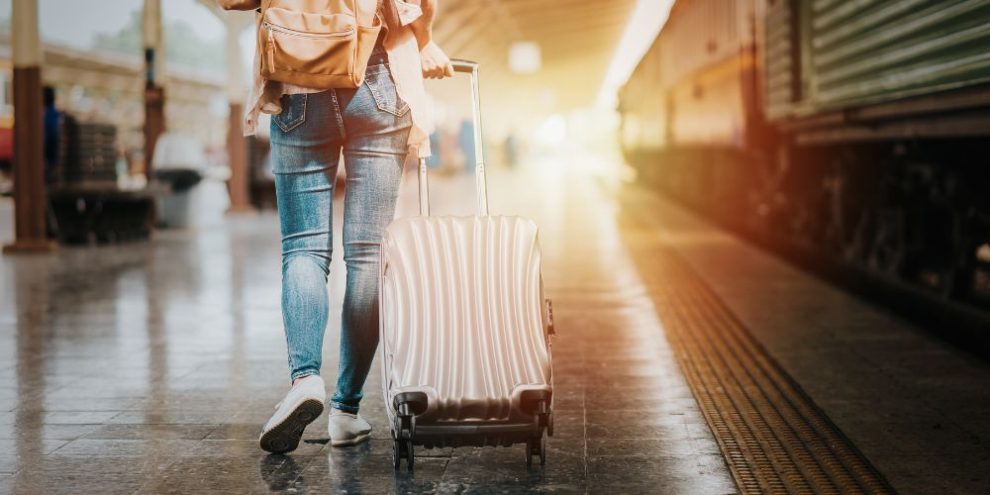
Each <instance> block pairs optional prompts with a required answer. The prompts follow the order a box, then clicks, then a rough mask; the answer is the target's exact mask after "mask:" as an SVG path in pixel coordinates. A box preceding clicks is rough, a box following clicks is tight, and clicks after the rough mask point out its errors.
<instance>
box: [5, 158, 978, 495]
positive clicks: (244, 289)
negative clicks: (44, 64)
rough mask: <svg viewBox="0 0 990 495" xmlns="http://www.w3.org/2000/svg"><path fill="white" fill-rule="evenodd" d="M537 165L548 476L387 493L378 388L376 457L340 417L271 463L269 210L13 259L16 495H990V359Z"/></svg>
mask: <svg viewBox="0 0 990 495" xmlns="http://www.w3.org/2000/svg"><path fill="white" fill-rule="evenodd" d="M536 165H538V166H536V167H533V168H523V169H519V170H513V171H496V172H493V174H492V176H491V180H490V194H489V197H490V201H491V204H492V211H493V212H495V213H498V214H520V215H525V216H529V217H532V218H533V219H534V220H536V222H537V223H538V224H539V225H540V227H541V231H540V236H541V239H540V240H541V245H542V250H543V259H544V266H543V275H544V279H545V286H546V293H547V295H548V297H551V298H552V300H553V307H554V316H555V320H556V328H557V335H556V336H555V340H554V342H553V355H554V362H553V365H554V388H555V396H554V410H555V417H556V419H555V434H554V436H553V437H552V438H550V439H549V441H548V448H549V453H548V459H547V463H546V465H545V466H542V467H540V466H538V465H535V466H534V467H532V468H527V466H526V462H525V456H524V453H523V448H522V447H519V446H517V447H514V448H491V447H489V448H459V449H439V450H429V451H427V450H422V449H420V450H418V451H417V461H416V467H415V470H414V471H412V472H410V471H407V470H405V468H403V469H402V470H400V471H394V470H393V468H392V462H391V459H390V456H391V441H390V439H389V438H388V435H389V433H388V428H387V425H386V423H385V413H384V408H383V404H382V401H381V397H380V390H379V383H380V381H379V380H380V375H379V374H378V368H377V366H373V373H372V376H371V377H370V378H369V382H368V385H367V387H366V391H365V397H366V398H365V401H364V403H363V406H362V414H364V415H366V416H367V417H368V418H369V420H370V422H371V423H372V425H373V426H374V428H375V429H374V432H373V437H372V439H371V441H370V442H368V443H366V444H364V445H361V446H358V447H353V448H333V447H331V446H329V445H328V444H327V434H326V417H325V415H324V417H323V418H321V420H319V421H317V422H316V423H314V424H312V425H311V426H310V427H309V428H308V429H307V431H306V433H305V435H304V442H303V443H302V444H301V445H300V447H299V449H298V450H296V451H295V452H293V453H291V454H289V455H284V456H276V455H266V453H265V452H263V451H261V450H260V449H259V447H258V444H257V436H258V434H259V431H260V427H261V425H262V423H263V422H264V421H265V420H266V419H267V418H268V416H269V415H270V413H271V410H272V407H273V406H274V405H275V403H276V402H277V401H278V400H279V399H280V398H281V396H282V394H283V393H284V392H285V389H286V387H287V385H288V377H287V366H286V362H285V342H284V336H283V334H282V330H281V324H282V323H281V314H280V311H279V277H280V271H279V267H280V265H279V246H280V244H279V236H278V224H277V218H276V217H275V216H274V215H273V214H271V213H259V214H257V215H255V216H247V217H228V218H222V217H221V218H216V219H214V220H211V221H210V222H208V223H206V224H203V225H200V226H199V227H198V228H197V229H187V230H171V231H161V232H156V234H155V236H154V238H153V239H152V240H151V241H150V242H147V243H138V244H123V245H112V246H102V247H87V248H65V249H60V250H59V251H57V252H55V253H52V254H45V255H39V256H24V257H11V256H4V257H0V273H2V277H0V289H2V290H0V447H2V448H0V493H17V494H22V493H23V494H29V493H46V494H50V493H107V494H111V493H344V492H346V493H389V492H394V493H527V492H553V493H602V492H610V493H683V494H728V493H904V494H926V493H960V494H964V493H965V494H970V493H971V494H979V493H988V492H990V476H988V475H987V473H988V472H990V416H988V414H987V411H988V409H990V367H988V366H987V364H986V363H985V362H983V361H980V360H979V359H977V358H974V357H971V356H970V355H968V354H967V353H965V352H963V351H960V350H958V349H955V348H952V347H950V346H948V345H947V344H944V343H942V342H941V341H940V340H938V339H937V338H936V337H934V336H933V334H936V333H937V331H938V329H930V328H919V327H917V326H916V325H914V324H912V323H911V322H909V321H906V320H904V319H902V318H900V317H898V316H896V315H894V314H892V313H891V312H889V311H887V310H885V309H884V308H881V307H877V306H875V305H872V304H870V303H868V302H864V301H863V300H860V299H858V298H856V297H854V296H851V295H848V294H846V293H844V292H843V291H842V290H840V289H837V288H835V287H833V286H831V285H828V284H827V283H825V282H822V281H820V280H819V279H817V278H815V277H813V276H811V275H808V274H807V273H805V272H802V271H801V270H799V269H797V268H794V267H793V266H791V265H789V264H787V263H786V262H784V261H781V260H779V259H777V258H775V257H774V256H772V255H770V254H767V253H766V252H764V251H761V250H759V249H757V248H755V247H753V246H751V245H749V244H747V243H746V242H744V241H742V240H740V239H738V238H736V237H734V236H733V235H731V234H729V233H726V232H725V231H723V230H721V229H719V228H717V227H714V226H713V225H711V224H710V223H707V222H706V221H705V220H703V219H700V218H699V217H697V216H695V215H693V214H692V213H690V212H688V211H686V210H684V209H682V208H681V207H679V206H677V205H675V204H673V203H671V202H668V201H667V200H665V199H663V198H661V197H660V196H658V195H656V194H655V193H653V192H652V191H650V190H647V189H644V188H643V187H642V186H635V185H623V184H621V183H618V182H614V181H610V180H605V179H601V178H595V176H594V175H593V174H588V173H584V172H582V171H581V170H579V169H575V168H573V167H572V165H573V163H572V162H571V161H570V160H569V159H565V158H560V159H558V160H557V161H552V160H551V161H548V162H547V163H541V164H536ZM405 180H406V183H405V185H404V192H403V196H402V200H401V202H402V204H401V205H400V213H399V214H400V215H412V214H415V212H416V211H417V210H416V206H417V204H416V197H415V176H414V175H410V176H407V177H406V179H405ZM472 181H473V178H472V177H471V176H469V175H459V176H452V177H434V178H433V181H432V183H431V188H432V192H433V197H434V203H433V212H434V214H444V213H450V214H464V213H470V212H471V209H470V208H471V206H472V205H473V201H472V200H471V197H470V194H471V191H472ZM340 206H341V205H340V203H339V202H338V203H336V205H335V211H334V213H335V215H336V216H337V222H338V223H337V226H338V228H339V221H340V213H341V210H342V208H340ZM0 212H2V213H3V215H4V217H5V218H4V220H2V221H0V235H9V234H10V224H9V220H7V219H6V217H7V216H9V215H10V210H9V204H3V203H0ZM4 222H8V223H4ZM336 237H337V238H336V239H335V242H336V243H337V244H338V245H339V236H336ZM340 252H341V250H340V249H335V251H334V254H335V255H334V260H333V265H332V267H331V282H330V284H331V290H330V293H331V303H332V307H333V308H335V310H334V311H332V312H331V314H332V315H333V318H332V319H331V321H330V324H329V327H328V332H327V339H326V342H325V349H324V354H325V359H324V370H323V374H324V375H325V376H326V377H328V378H329V379H328V380H327V381H328V383H332V377H333V376H334V373H335V370H336V366H337V355H336V348H337V343H338V340H337V331H336V329H337V328H338V325H339V310H340V307H341V300H342V296H343V277H342V276H341V275H342V273H343V268H344V267H343V263H342V260H341V256H340V255H339V254H338V253H340Z"/></svg>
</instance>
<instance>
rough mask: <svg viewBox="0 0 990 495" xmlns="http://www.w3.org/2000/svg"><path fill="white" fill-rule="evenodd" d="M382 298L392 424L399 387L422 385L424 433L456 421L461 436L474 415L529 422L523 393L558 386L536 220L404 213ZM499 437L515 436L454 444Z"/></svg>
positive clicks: (387, 240) (387, 247)
mask: <svg viewBox="0 0 990 495" xmlns="http://www.w3.org/2000/svg"><path fill="white" fill-rule="evenodd" d="M380 305H381V319H380V322H381V323H380V328H381V352H382V356H381V357H382V360H381V361H382V367H383V375H382V376H383V388H384V394H385V403H386V409H387V410H388V413H389V417H390V420H391V421H393V422H394V420H395V415H396V411H395V400H394V399H395V397H396V395H397V394H400V393H403V392H422V393H423V394H425V395H426V397H428V408H427V409H426V410H425V411H423V412H421V413H419V414H417V415H416V422H417V428H419V429H420V430H423V427H424V426H427V427H429V426H431V425H432V426H434V427H442V426H444V425H448V426H451V427H454V428H451V429H450V432H451V433H454V432H455V430H457V428H456V426H457V425H458V424H462V423H465V422H467V423H471V424H474V425H478V424H484V423H489V422H490V423H492V424H499V423H500V424H506V423H511V422H514V421H515V422H524V423H529V422H531V421H532V417H533V416H532V411H526V410H524V407H523V404H522V403H521V402H522V397H523V395H524V394H525V393H527V392H526V391H527V390H534V391H545V392H546V393H547V395H546V397H549V393H551V392H552V390H551V368H550V348H549V339H548V330H549V329H548V325H549V321H548V315H547V308H546V306H545V302H544V298H543V284H542V279H541V274H540V249H539V244H538V236H537V227H536V224H535V223H534V222H533V221H532V220H529V219H525V218H519V217H510V216H475V217H431V216H420V217H411V218H403V219H399V220H396V221H395V222H393V223H392V224H391V225H389V227H388V228H387V229H386V232H385V236H384V239H383V244H382V262H381V297H380ZM433 431H434V432H442V431H443V430H442V429H441V430H437V429H436V428H434V429H433ZM460 431H461V432H464V431H465V430H463V429H461V430H460ZM496 437H497V435H496ZM462 440H463V439H462ZM516 441H518V440H516ZM493 442H498V443H511V442H512V440H508V441H506V440H504V439H503V440H497V439H496V440H494V441H493V440H492V439H488V441H484V442H472V441H470V439H468V440H467V441H457V442H454V443H453V444H472V443H473V444H479V443H481V444H484V443H489V444H491V443H493ZM417 443H420V442H418V441H417ZM434 443H437V444H441V445H442V444H451V442H444V441H439V442H434Z"/></svg>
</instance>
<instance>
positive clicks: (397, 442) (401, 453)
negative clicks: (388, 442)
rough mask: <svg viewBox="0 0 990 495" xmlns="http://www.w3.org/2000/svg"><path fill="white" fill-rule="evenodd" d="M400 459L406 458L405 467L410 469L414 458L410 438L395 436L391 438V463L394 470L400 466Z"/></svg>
mask: <svg viewBox="0 0 990 495" xmlns="http://www.w3.org/2000/svg"><path fill="white" fill-rule="evenodd" d="M402 459H405V460H406V468H407V469H408V470H409V471H412V470H413V463H414V459H415V452H414V450H413V443H412V439H405V438H396V439H394V440H392V464H393V466H394V467H395V470H396V471H398V470H399V468H400V467H402Z"/></svg>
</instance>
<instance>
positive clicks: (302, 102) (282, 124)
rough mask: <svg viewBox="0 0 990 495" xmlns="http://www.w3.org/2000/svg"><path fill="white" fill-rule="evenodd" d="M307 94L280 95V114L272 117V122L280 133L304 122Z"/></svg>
mask: <svg viewBox="0 0 990 495" xmlns="http://www.w3.org/2000/svg"><path fill="white" fill-rule="evenodd" d="M308 100H309V94H307V93H299V94H294V95H282V113H280V114H278V115H274V116H272V121H274V122H275V124H276V125H278V128H279V129H282V132H289V131H291V130H292V129H295V128H296V127H299V126H300V125H302V123H303V122H305V121H306V103H307V101H308Z"/></svg>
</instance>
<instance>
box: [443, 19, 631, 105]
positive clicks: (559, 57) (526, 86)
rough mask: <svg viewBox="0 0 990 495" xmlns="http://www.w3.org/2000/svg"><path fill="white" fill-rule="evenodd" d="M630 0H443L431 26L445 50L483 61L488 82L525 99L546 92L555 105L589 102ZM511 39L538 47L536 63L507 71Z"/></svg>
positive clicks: (596, 92) (603, 74)
mask: <svg viewBox="0 0 990 495" xmlns="http://www.w3.org/2000/svg"><path fill="white" fill-rule="evenodd" d="M635 4H636V0H607V1H606V0H599V1H595V0H444V1H443V2H441V5H440V8H441V12H440V16H439V18H438V20H437V26H436V27H435V33H434V34H435V37H436V39H437V41H438V43H439V44H440V45H441V47H443V48H444V49H445V50H446V51H447V53H448V54H450V55H451V56H456V57H462V58H470V59H475V60H477V61H479V62H480V63H481V65H482V73H483V74H484V83H485V85H486V87H487V88H490V91H491V90H494V91H497V92H499V93H501V94H513V95H516V96H517V97H518V98H521V99H522V100H523V101H524V102H525V100H527V99H529V98H542V99H545V98H547V97H549V95H550V94H552V98H553V99H554V101H555V105H554V106H555V107H557V108H556V110H565V109H568V108H573V107H580V106H587V105H591V104H593V103H594V102H595V98H596V97H597V95H598V91H599V88H600V87H601V84H602V81H603V79H604V77H605V73H606V71H607V70H608V67H609V62H610V60H611V57H612V56H613V54H614V53H615V50H616V48H617V46H618V44H619V41H620V38H621V37H622V33H623V30H624V28H625V26H626V24H627V23H628V22H629V15H630V13H631V11H632V9H633V7H634V6H635ZM516 41H530V42H535V43H536V44H538V45H539V47H540V52H541V58H542V67H541V69H540V71H539V72H537V73H535V74H531V75H514V74H512V73H511V72H510V71H509V66H508V53H509V47H510V45H511V44H512V43H513V42H516Z"/></svg>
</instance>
